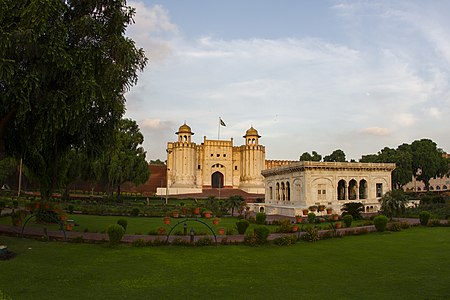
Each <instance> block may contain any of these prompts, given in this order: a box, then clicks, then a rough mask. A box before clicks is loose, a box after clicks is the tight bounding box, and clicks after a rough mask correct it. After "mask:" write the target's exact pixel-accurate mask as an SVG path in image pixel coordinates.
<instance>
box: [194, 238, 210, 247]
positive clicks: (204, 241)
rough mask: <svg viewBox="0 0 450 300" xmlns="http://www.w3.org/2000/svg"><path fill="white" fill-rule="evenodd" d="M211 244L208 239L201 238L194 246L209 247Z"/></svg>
mask: <svg viewBox="0 0 450 300" xmlns="http://www.w3.org/2000/svg"><path fill="white" fill-rule="evenodd" d="M212 244H213V240H212V239H210V238H209V237H203V238H201V239H199V240H198V241H196V242H195V246H211V245H212Z"/></svg>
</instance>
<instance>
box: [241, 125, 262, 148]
mask: <svg viewBox="0 0 450 300" xmlns="http://www.w3.org/2000/svg"><path fill="white" fill-rule="evenodd" d="M260 137H261V136H260V135H258V131H257V130H256V129H255V128H253V126H252V127H250V129H248V130H247V131H246V132H245V135H244V136H243V138H245V144H246V145H258V139H259V138H260Z"/></svg>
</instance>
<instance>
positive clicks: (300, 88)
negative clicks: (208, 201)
mask: <svg viewBox="0 0 450 300" xmlns="http://www.w3.org/2000/svg"><path fill="white" fill-rule="evenodd" d="M128 4H129V5H131V6H133V7H135V8H136V16H135V24H134V25H132V26H130V27H129V29H128V31H127V35H128V36H130V37H132V38H133V39H134V40H135V41H136V44H137V45H138V46H139V47H143V48H144V49H145V51H146V55H147V57H148V58H149V64H148V66H147V67H146V70H145V71H144V72H143V73H142V74H141V76H140V78H139V82H138V84H137V86H135V87H133V88H132V89H131V91H129V92H128V93H127V94H126V98H127V112H126V117H129V118H132V119H134V120H136V121H137V122H138V124H139V125H140V128H141V131H142V133H143V134H144V137H145V142H144V148H145V149H146V151H147V159H148V160H149V159H157V158H159V159H162V160H165V159H166V152H165V149H166V146H167V142H168V141H175V140H176V135H175V132H176V131H177V129H178V127H179V126H180V125H182V124H183V123H184V122H185V121H186V123H187V124H188V125H189V126H191V128H192V130H193V131H194V132H195V135H194V141H195V142H197V143H201V142H202V141H203V137H204V136H207V138H210V139H217V131H218V117H219V116H220V117H221V118H222V119H223V120H224V121H225V122H226V124H227V126H226V127H222V128H221V131H220V139H227V140H228V139H230V138H233V139H234V143H235V145H241V144H242V143H244V140H243V138H242V135H243V134H244V133H245V131H246V130H247V129H248V128H250V126H253V127H255V128H256V129H257V130H258V131H259V134H260V135H261V136H262V138H261V139H260V143H261V144H263V145H265V146H266V158H268V159H289V160H297V159H298V158H299V156H300V155H301V154H302V153H303V152H305V151H308V152H311V151H312V150H315V151H317V152H318V153H320V154H322V155H323V156H325V155H328V154H330V153H331V152H332V151H333V150H335V149H342V150H343V151H344V152H345V153H346V154H347V158H348V159H352V158H353V159H357V160H358V159H359V158H360V157H361V155H363V154H369V153H376V152H377V151H379V150H380V149H382V148H383V147H385V146H388V147H397V146H398V145H400V144H402V143H411V142H412V141H414V140H416V139H421V138H430V139H432V140H434V141H435V142H436V143H437V144H438V146H439V147H440V148H443V149H444V151H450V139H449V134H448V133H449V125H450V121H449V118H448V115H449V112H450V78H449V77H450V15H449V14H450V1H299V0H297V1H294V0H293V1H287V0H284V1H256V0H247V1H242V0H241V1H230V0H227V1H206V0H204V1H200V0H191V1H182V0H179V1H174V0H165V1H163V0H161V1H136V0H134V1H129V2H128Z"/></svg>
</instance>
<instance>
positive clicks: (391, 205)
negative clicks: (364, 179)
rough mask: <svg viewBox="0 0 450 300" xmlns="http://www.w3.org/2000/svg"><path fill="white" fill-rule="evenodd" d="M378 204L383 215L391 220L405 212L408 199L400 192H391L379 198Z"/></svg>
mask: <svg viewBox="0 0 450 300" xmlns="http://www.w3.org/2000/svg"><path fill="white" fill-rule="evenodd" d="M380 203H381V210H382V211H383V214H384V215H385V216H387V217H388V218H389V219H390V220H392V218H393V217H396V216H399V215H400V214H402V213H403V212H404V211H405V209H406V205H407V203H408V199H407V198H406V196H405V193H404V192H403V191H402V190H392V191H390V192H387V193H386V194H384V195H383V197H381V199H380Z"/></svg>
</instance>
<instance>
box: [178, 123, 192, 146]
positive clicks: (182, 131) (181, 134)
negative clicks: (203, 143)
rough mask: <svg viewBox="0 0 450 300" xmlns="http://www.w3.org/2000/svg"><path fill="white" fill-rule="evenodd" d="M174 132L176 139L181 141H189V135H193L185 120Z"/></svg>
mask: <svg viewBox="0 0 450 300" xmlns="http://www.w3.org/2000/svg"><path fill="white" fill-rule="evenodd" d="M175 134H178V141H179V142H183V143H190V142H191V136H193V135H194V133H193V132H192V131H191V127H189V126H188V125H186V122H184V124H183V125H181V126H180V128H179V129H178V131H177V132H175Z"/></svg>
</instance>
